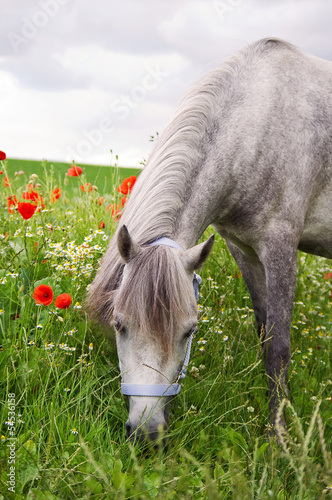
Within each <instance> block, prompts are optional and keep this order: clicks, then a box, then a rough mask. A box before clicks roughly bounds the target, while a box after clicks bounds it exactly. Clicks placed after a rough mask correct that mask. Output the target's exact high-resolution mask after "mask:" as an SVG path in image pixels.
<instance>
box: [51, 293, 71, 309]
mask: <svg viewBox="0 0 332 500" xmlns="http://www.w3.org/2000/svg"><path fill="white" fill-rule="evenodd" d="M70 303H71V296H70V295H69V293H62V294H61V295H58V296H57V298H56V299H55V307H58V308H59V309H68V307H69V306H70Z"/></svg>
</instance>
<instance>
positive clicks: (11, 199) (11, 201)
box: [7, 195, 18, 214]
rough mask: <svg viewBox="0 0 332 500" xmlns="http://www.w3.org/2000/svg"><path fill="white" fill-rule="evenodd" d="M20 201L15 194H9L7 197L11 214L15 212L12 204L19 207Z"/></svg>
mask: <svg viewBox="0 0 332 500" xmlns="http://www.w3.org/2000/svg"><path fill="white" fill-rule="evenodd" d="M17 204H18V201H17V198H16V196H15V195H13V196H8V198H7V207H8V212H9V213H10V214H13V213H14V210H13V209H12V208H11V207H12V206H14V207H17Z"/></svg>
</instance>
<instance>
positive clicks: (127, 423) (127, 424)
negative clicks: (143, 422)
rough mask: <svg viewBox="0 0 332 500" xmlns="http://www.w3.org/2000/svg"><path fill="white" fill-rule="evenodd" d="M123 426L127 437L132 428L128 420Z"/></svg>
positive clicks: (130, 433)
mask: <svg viewBox="0 0 332 500" xmlns="http://www.w3.org/2000/svg"><path fill="white" fill-rule="evenodd" d="M125 428H126V437H127V438H129V437H130V436H131V435H132V433H133V429H132V427H131V425H130V422H129V421H127V422H126V425H125Z"/></svg>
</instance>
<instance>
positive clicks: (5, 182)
mask: <svg viewBox="0 0 332 500" xmlns="http://www.w3.org/2000/svg"><path fill="white" fill-rule="evenodd" d="M3 184H4V186H5V187H6V188H9V187H10V184H9V179H8V177H5V178H4V180H3Z"/></svg>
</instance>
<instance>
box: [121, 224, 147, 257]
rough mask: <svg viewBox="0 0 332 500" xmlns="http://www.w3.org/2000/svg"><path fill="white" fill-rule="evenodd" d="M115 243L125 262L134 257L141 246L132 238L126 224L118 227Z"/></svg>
mask: <svg viewBox="0 0 332 500" xmlns="http://www.w3.org/2000/svg"><path fill="white" fill-rule="evenodd" d="M117 243H118V250H119V253H120V255H121V257H122V258H123V260H124V261H125V262H126V264H128V262H130V261H131V260H132V259H133V258H134V257H136V255H137V254H138V253H139V251H140V249H141V247H140V246H139V245H138V244H137V243H135V242H134V241H133V240H132V238H131V236H130V234H129V231H128V229H127V226H121V228H120V229H119V232H118V239H117Z"/></svg>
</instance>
